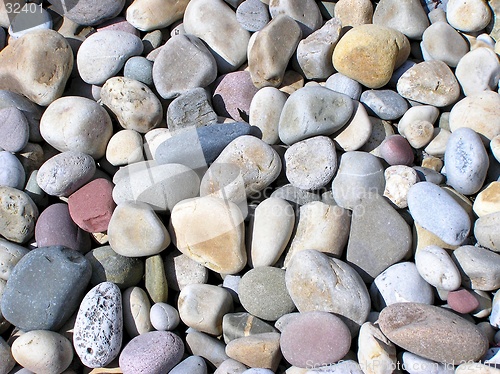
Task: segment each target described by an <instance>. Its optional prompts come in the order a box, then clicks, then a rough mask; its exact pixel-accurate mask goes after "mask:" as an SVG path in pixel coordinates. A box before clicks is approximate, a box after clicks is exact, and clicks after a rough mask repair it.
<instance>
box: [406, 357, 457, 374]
mask: <svg viewBox="0 0 500 374" xmlns="http://www.w3.org/2000/svg"><path fill="white" fill-rule="evenodd" d="M401 359H402V361H403V362H402V365H404V366H405V370H406V371H407V372H408V373H410V374H424V373H430V374H454V373H455V367H454V366H453V365H450V364H446V363H438V362H435V361H432V360H428V359H426V358H423V357H420V356H418V355H416V354H413V353H410V352H403V354H402V355H401Z"/></svg>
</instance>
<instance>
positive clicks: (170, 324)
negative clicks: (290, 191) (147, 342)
mask: <svg viewBox="0 0 500 374" xmlns="http://www.w3.org/2000/svg"><path fill="white" fill-rule="evenodd" d="M149 318H150V319H151V325H152V326H153V327H154V328H155V329H156V330H158V331H172V330H174V329H175V328H176V327H177V326H178V325H179V322H180V321H181V319H180V317H179V312H178V311H177V309H175V308H174V307H173V306H172V305H169V304H166V303H155V304H153V306H152V307H151V310H150V311H149Z"/></svg>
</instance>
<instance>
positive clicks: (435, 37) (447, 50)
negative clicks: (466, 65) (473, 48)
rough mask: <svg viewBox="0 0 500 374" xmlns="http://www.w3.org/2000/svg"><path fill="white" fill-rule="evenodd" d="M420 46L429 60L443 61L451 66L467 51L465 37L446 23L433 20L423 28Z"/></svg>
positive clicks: (455, 64) (467, 46) (467, 45)
mask: <svg viewBox="0 0 500 374" xmlns="http://www.w3.org/2000/svg"><path fill="white" fill-rule="evenodd" d="M421 47H422V49H423V50H424V51H425V54H427V55H429V58H428V59H429V60H439V61H443V62H444V63H445V64H446V65H448V66H449V67H451V68H454V67H456V66H457V64H458V63H459V62H460V60H461V59H462V57H463V56H465V54H466V53H467V52H469V44H468V43H467V41H466V39H465V38H464V37H463V36H462V35H461V34H460V33H459V32H458V31H457V30H455V29H454V28H453V27H451V26H450V25H449V24H448V23H446V22H442V21H438V22H434V23H433V24H432V25H430V26H429V27H428V28H427V29H425V31H424V34H423V36H422V44H421ZM426 60H427V58H426Z"/></svg>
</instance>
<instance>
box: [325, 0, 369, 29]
mask: <svg viewBox="0 0 500 374" xmlns="http://www.w3.org/2000/svg"><path fill="white" fill-rule="evenodd" d="M334 16H335V18H337V19H339V20H340V21H341V22H342V26H344V27H345V26H359V25H364V24H368V23H372V18H373V4H372V2H371V1H369V0H339V1H337V3H336V4H335V9H334Z"/></svg>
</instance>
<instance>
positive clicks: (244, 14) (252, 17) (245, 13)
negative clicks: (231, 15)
mask: <svg viewBox="0 0 500 374" xmlns="http://www.w3.org/2000/svg"><path fill="white" fill-rule="evenodd" d="M270 18H271V17H270V15H269V9H268V7H267V6H266V4H264V3H263V2H262V1H260V0H246V1H243V2H242V3H241V4H240V5H239V6H238V8H237V9H236V19H237V20H238V22H239V23H240V25H241V26H242V27H243V28H244V29H245V30H248V31H250V32H255V31H259V30H261V29H262V28H263V27H264V26H266V25H267V23H268V22H269V20H270Z"/></svg>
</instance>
